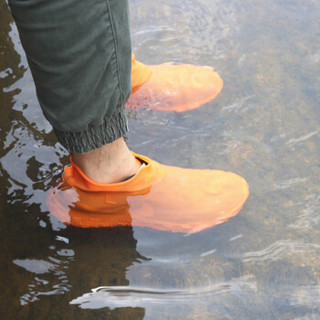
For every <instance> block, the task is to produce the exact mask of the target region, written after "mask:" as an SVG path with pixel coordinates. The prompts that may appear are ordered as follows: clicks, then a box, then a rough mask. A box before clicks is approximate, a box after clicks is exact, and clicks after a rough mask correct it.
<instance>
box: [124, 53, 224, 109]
mask: <svg viewBox="0 0 320 320" xmlns="http://www.w3.org/2000/svg"><path fill="white" fill-rule="evenodd" d="M131 77H132V93H131V96H130V98H129V100H128V102H127V104H126V107H127V108H130V109H138V108H141V107H145V108H151V109H153V110H157V111H176V112H183V111H187V110H191V109H195V108H198V107H200V106H201V105H203V104H205V103H207V102H209V101H212V100H213V99H215V98H216V96H217V95H218V94H219V92H220V91H221V90H222V87H223V81H222V79H221V78H220V76H219V75H218V74H217V73H216V72H215V71H214V70H213V69H212V68H211V67H200V66H194V65H190V64H181V65H175V64H171V63H165V64H161V65H144V64H142V63H141V62H139V61H136V60H135V58H134V55H133V58H132V76H131Z"/></svg>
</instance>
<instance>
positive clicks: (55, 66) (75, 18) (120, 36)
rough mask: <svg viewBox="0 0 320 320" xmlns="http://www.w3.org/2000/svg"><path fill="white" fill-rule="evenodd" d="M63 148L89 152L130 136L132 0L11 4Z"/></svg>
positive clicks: (24, 0) (41, 98)
mask: <svg viewBox="0 0 320 320" xmlns="http://www.w3.org/2000/svg"><path fill="white" fill-rule="evenodd" d="M9 5H10V8H11V11H12V14H13V17H14V19H15V21H16V24H17V27H18V30H19V34H20V39H21V42H22V45H23V47H24V50H25V52H26V55H27V58H28V63H29V66H30V69H31V72H32V75H33V78H34V82H35V85H36V91H37V96H38V100H39V102H40V105H41V108H42V110H43V113H44V115H45V117H46V118H47V119H48V121H49V122H50V123H51V125H52V126H53V128H54V131H55V133H56V136H57V138H58V140H59V142H60V143H61V144H62V145H63V146H64V147H65V148H67V149H68V150H69V151H72V152H76V153H84V152H88V151H90V150H93V149H95V148H99V147H101V146H102V145H104V144H106V143H110V142H112V141H114V140H116V139H118V138H119V137H121V136H123V135H124V134H125V133H126V132H127V130H128V127H127V119H126V115H125V111H124V105H125V103H126V101H127V99H128V98H129V95H130V92H131V42H130V33H129V12H128V11H129V10H128V2H127V0H9Z"/></svg>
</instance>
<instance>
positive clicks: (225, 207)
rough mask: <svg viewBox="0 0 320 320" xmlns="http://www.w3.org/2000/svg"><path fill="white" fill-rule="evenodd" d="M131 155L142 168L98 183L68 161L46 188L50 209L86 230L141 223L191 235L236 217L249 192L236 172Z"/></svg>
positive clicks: (65, 221)
mask: <svg viewBox="0 0 320 320" xmlns="http://www.w3.org/2000/svg"><path fill="white" fill-rule="evenodd" d="M134 155H135V156H136V157H137V158H138V159H139V160H140V161H142V162H145V163H146V166H145V167H144V168H142V169H141V170H140V171H139V172H138V173H137V174H136V175H135V176H134V177H132V178H131V179H129V180H127V181H124V182H121V183H115V184H102V183H96V182H94V181H93V180H91V179H89V178H88V177H86V176H85V174H84V173H83V172H82V171H81V170H80V169H79V168H78V167H77V166H76V165H75V164H74V163H72V165H71V166H69V167H67V168H66V169H65V172H64V176H63V177H62V179H61V180H60V181H59V182H58V184H57V185H56V186H55V187H54V188H53V189H52V190H51V191H50V194H49V196H48V207H49V209H50V211H51V213H52V214H53V215H54V216H55V217H56V218H58V219H59V220H60V221H62V222H64V223H66V224H69V225H73V226H77V227H84V228H92V227H115V226H140V227H149V228H154V229H158V230H163V231H172V232H186V233H193V232H198V231H201V230H203V229H206V228H209V227H213V226H215V225H217V224H219V223H222V222H224V221H226V220H227V219H229V218H230V217H232V216H235V215H236V214H237V213H238V212H239V211H240V209H241V208H242V206H243V204H244V202H245V201H246V199H247V197H248V195H249V188H248V184H247V182H246V181H245V180H244V179H243V178H241V177H240V176H238V175H236V174H234V173H231V172H224V171H220V170H196V169H183V168H178V167H171V166H166V165H162V164H160V163H158V162H156V161H153V160H150V159H148V158H147V157H144V156H141V155H136V154H134Z"/></svg>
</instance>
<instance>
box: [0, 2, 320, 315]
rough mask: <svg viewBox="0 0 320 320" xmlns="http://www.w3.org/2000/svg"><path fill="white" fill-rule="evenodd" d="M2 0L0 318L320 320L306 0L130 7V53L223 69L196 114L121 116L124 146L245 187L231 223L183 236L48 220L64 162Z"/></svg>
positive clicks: (319, 186) (316, 55)
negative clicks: (237, 178)
mask: <svg viewBox="0 0 320 320" xmlns="http://www.w3.org/2000/svg"><path fill="white" fill-rule="evenodd" d="M0 3H1V6H0V17H1V18H0V25H1V40H0V41H1V42H0V54H1V60H0V99H1V100H0V108H1V117H0V140H1V145H2V147H1V149H0V179H1V183H0V194H1V199H0V230H1V233H0V234H1V241H0V256H1V258H0V271H1V273H0V283H1V288H2V290H1V292H0V318H1V319H50V320H56V319H64V320H67V319H152V320H155V319H252V320H255V319H299V320H302V319H303V320H307V319H312V320H313V319H320V263H319V254H320V231H319V220H320V216H319V213H320V212H319V211H320V182H319V177H320V144H319V136H320V105H319V98H320V41H319V40H320V33H319V30H320V19H319V17H320V3H319V1H316V0H307V1H299V0H294V1H276V0H267V1H262V0H260V1H259V0H258V1H251V0H249V1H245V2H243V1H238V0H233V1H232V0H229V1H220V0H201V1H192V0H186V1H175V2H172V1H169V0H165V1H161V2H157V1H153V0H148V1H146V0H144V1H142V0H134V1H131V2H130V4H131V24H132V41H133V48H134V52H135V53H136V56H137V58H139V59H140V60H142V61H144V62H146V63H148V64H157V63H161V62H165V61H174V62H176V63H180V62H187V63H194V64H199V65H210V66H213V67H214V68H215V69H216V70H217V71H218V72H219V74H220V75H221V76H222V77H223V79H224V89H223V91H222V93H221V94H220V95H219V97H218V98H217V99H216V100H215V101H213V102H211V103H208V104H206V105H205V106H203V107H202V108H199V109H196V110H194V111H190V112H186V113H182V114H177V113H174V112H166V113H163V112H154V111H152V110H145V109H139V110H130V111H129V112H128V116H129V121H130V128H131V130H130V133H129V135H128V143H129V145H130V147H131V149H133V150H135V151H136V152H138V153H141V154H145V155H147V156H150V157H151V158H154V159H156V160H158V161H161V162H163V163H166V164H170V165H178V166H182V167H191V168H210V169H223V170H230V171H233V172H237V173H238V174H240V175H242V176H243V177H245V178H246V179H247V181H248V182H249V184H250V190H251V194H250V198H249V200H248V201H247V203H246V205H245V207H244V208H243V210H242V211H241V212H240V213H239V214H238V215H237V216H236V217H235V218H233V219H231V220H229V221H228V222H226V223H224V224H221V225H219V226H216V227H214V228H211V229H208V230H206V231H203V232H200V233H197V234H193V235H189V236H186V235H184V234H173V233H167V232H159V231H154V230H149V229H142V228H118V229H112V230H106V229H100V230H81V229H77V228H72V227H66V226H64V225H63V224H61V223H60V222H58V221H57V220H56V219H55V218H54V217H52V216H51V215H50V214H49V212H48V210H47V208H46V204H45V198H46V194H47V192H48V190H49V189H50V188H51V187H52V186H53V185H54V182H55V180H56V178H57V177H58V176H59V175H60V174H61V171H62V169H63V166H64V165H66V164H67V163H68V156H67V153H66V151H65V150H64V149H63V148H62V147H61V146H60V145H59V144H58V143H57V142H56V139H55V137H54V135H53V133H52V131H51V128H50V126H49V124H48V123H47V122H46V120H45V119H44V118H43V116H42V114H41V112H40V109H39V106H38V102H37V100H36V96H35V91H34V86H33V82H32V78H31V75H30V72H29V69H28V66H27V63H26V59H25V57H24V54H23V51H22V49H21V45H20V42H19V40H18V35H17V30H16V27H15V25H14V23H13V20H12V18H11V16H10V12H9V10H8V8H7V5H6V3H5V1H3V0H1V2H0ZM100 287H101V288H100Z"/></svg>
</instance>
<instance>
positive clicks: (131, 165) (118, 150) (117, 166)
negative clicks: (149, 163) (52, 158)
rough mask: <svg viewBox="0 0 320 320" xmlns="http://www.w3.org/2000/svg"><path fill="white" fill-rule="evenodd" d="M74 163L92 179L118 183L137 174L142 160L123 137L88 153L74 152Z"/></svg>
mask: <svg viewBox="0 0 320 320" xmlns="http://www.w3.org/2000/svg"><path fill="white" fill-rule="evenodd" d="M71 156H72V159H73V161H74V163H75V164H76V165H77V166H79V168H80V169H81V170H82V171H83V173H84V174H85V175H86V176H87V177H89V178H90V179H92V180H94V181H96V182H99V183H117V182H121V181H124V180H126V179H127V178H129V177H130V176H132V175H135V174H136V172H137V171H138V170H139V167H140V162H139V161H138V160H137V159H136V158H135V157H134V156H133V155H132V153H131V152H130V150H129V149H128V147H127V145H126V143H125V141H124V139H123V138H120V139H117V140H115V141H114V142H112V143H109V144H106V145H104V146H103V147H101V148H99V149H95V150H92V151H90V152H88V153H83V154H80V153H72V154H71Z"/></svg>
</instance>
